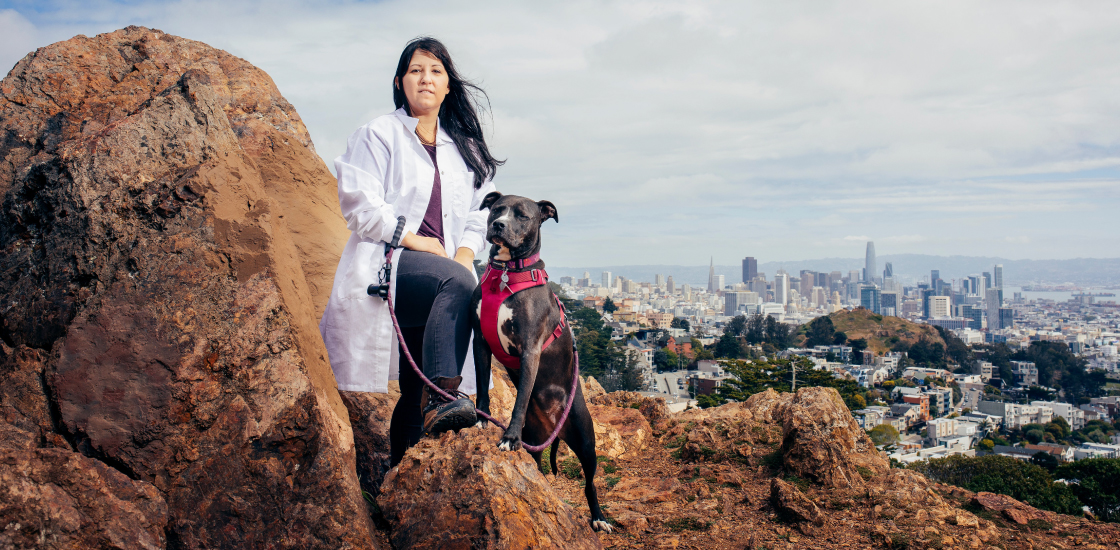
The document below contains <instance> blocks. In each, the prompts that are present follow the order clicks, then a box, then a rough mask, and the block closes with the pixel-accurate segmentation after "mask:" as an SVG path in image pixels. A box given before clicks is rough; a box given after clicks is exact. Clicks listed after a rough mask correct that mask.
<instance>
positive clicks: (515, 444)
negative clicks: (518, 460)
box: [498, 437, 521, 451]
mask: <svg viewBox="0 0 1120 550" xmlns="http://www.w3.org/2000/svg"><path fill="white" fill-rule="evenodd" d="M520 448H521V439H520V438H518V439H514V438H512V437H503V438H502V440H501V441H500V442H498V450H500V451H516V450H518V449H520Z"/></svg>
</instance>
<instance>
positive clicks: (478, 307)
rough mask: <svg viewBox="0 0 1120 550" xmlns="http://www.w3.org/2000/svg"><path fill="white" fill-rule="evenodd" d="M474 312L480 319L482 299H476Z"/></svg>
mask: <svg viewBox="0 0 1120 550" xmlns="http://www.w3.org/2000/svg"><path fill="white" fill-rule="evenodd" d="M474 314H475V316H477V317H478V318H479V319H482V300H479V301H478V305H477V306H476V307H475V308H474Z"/></svg>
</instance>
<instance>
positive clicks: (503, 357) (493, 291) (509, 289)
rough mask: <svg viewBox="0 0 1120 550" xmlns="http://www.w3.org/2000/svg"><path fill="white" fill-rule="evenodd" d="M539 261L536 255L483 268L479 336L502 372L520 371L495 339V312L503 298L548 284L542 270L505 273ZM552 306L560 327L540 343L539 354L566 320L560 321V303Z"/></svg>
mask: <svg viewBox="0 0 1120 550" xmlns="http://www.w3.org/2000/svg"><path fill="white" fill-rule="evenodd" d="M539 260H540V254H534V255H532V256H530V257H528V258H525V259H523V260H510V261H508V262H502V261H499V260H491V261H490V265H488V266H487V267H486V273H483V274H482V282H481V285H482V303H481V304H480V306H481V307H480V309H481V310H482V311H481V312H480V315H479V320H480V321H481V323H482V336H483V338H486V343H487V344H489V345H490V350H491V351H492V352H493V353H494V357H496V358H497V359H498V362H499V363H501V364H503V365H505V366H506V368H511V369H519V368H521V359H520V358H518V357H514V356H512V355H510V354H509V353H507V352H506V350H505V348H503V347H502V340H501V337H499V336H498V330H499V327H498V309H499V308H500V307H501V305H502V302H504V301H506V298H509V297H510V296H513V295H514V294H517V293H518V292H521V291H522V290H525V289H527V288H533V287H535V286H542V285H544V284H545V283H547V282H548V273H546V272H545V270H543V269H530V270H529V271H516V272H513V273H511V272H509V269H523V268H524V267H525V266H530V265H533V264H535V263H537V261H539ZM556 303H557V304H558V305H559V306H560V323H559V324H558V325H556V330H553V331H552V334H550V335H549V336H548V339H547V340H545V341H544V345H542V346H541V351H544V350H545V349H547V348H548V346H549V345H550V344H552V342H554V341H556V339H557V338H559V337H560V335H561V334H563V333H564V326H565V325H567V320H566V319H565V317H564V304H563V303H561V302H560V298H556Z"/></svg>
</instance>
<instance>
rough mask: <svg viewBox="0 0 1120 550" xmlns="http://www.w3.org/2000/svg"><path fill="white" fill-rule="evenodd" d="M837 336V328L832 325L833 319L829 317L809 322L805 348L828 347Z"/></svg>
mask: <svg viewBox="0 0 1120 550" xmlns="http://www.w3.org/2000/svg"><path fill="white" fill-rule="evenodd" d="M835 335H836V326H835V325H834V324H833V323H832V318H830V317H828V316H827V315H826V316H824V317H817V318H816V319H813V320H812V321H810V322H809V327H808V330H807V332H806V338H805V347H807V348H811V347H814V346H827V345H829V344H831V343H832V342H833V339H834V338H835Z"/></svg>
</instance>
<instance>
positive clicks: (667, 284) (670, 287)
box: [665, 275, 674, 294]
mask: <svg viewBox="0 0 1120 550" xmlns="http://www.w3.org/2000/svg"><path fill="white" fill-rule="evenodd" d="M673 290H674V289H673V276H672V275H669V278H668V279H666V280H665V291H666V292H668V293H669V294H672V293H673Z"/></svg>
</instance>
